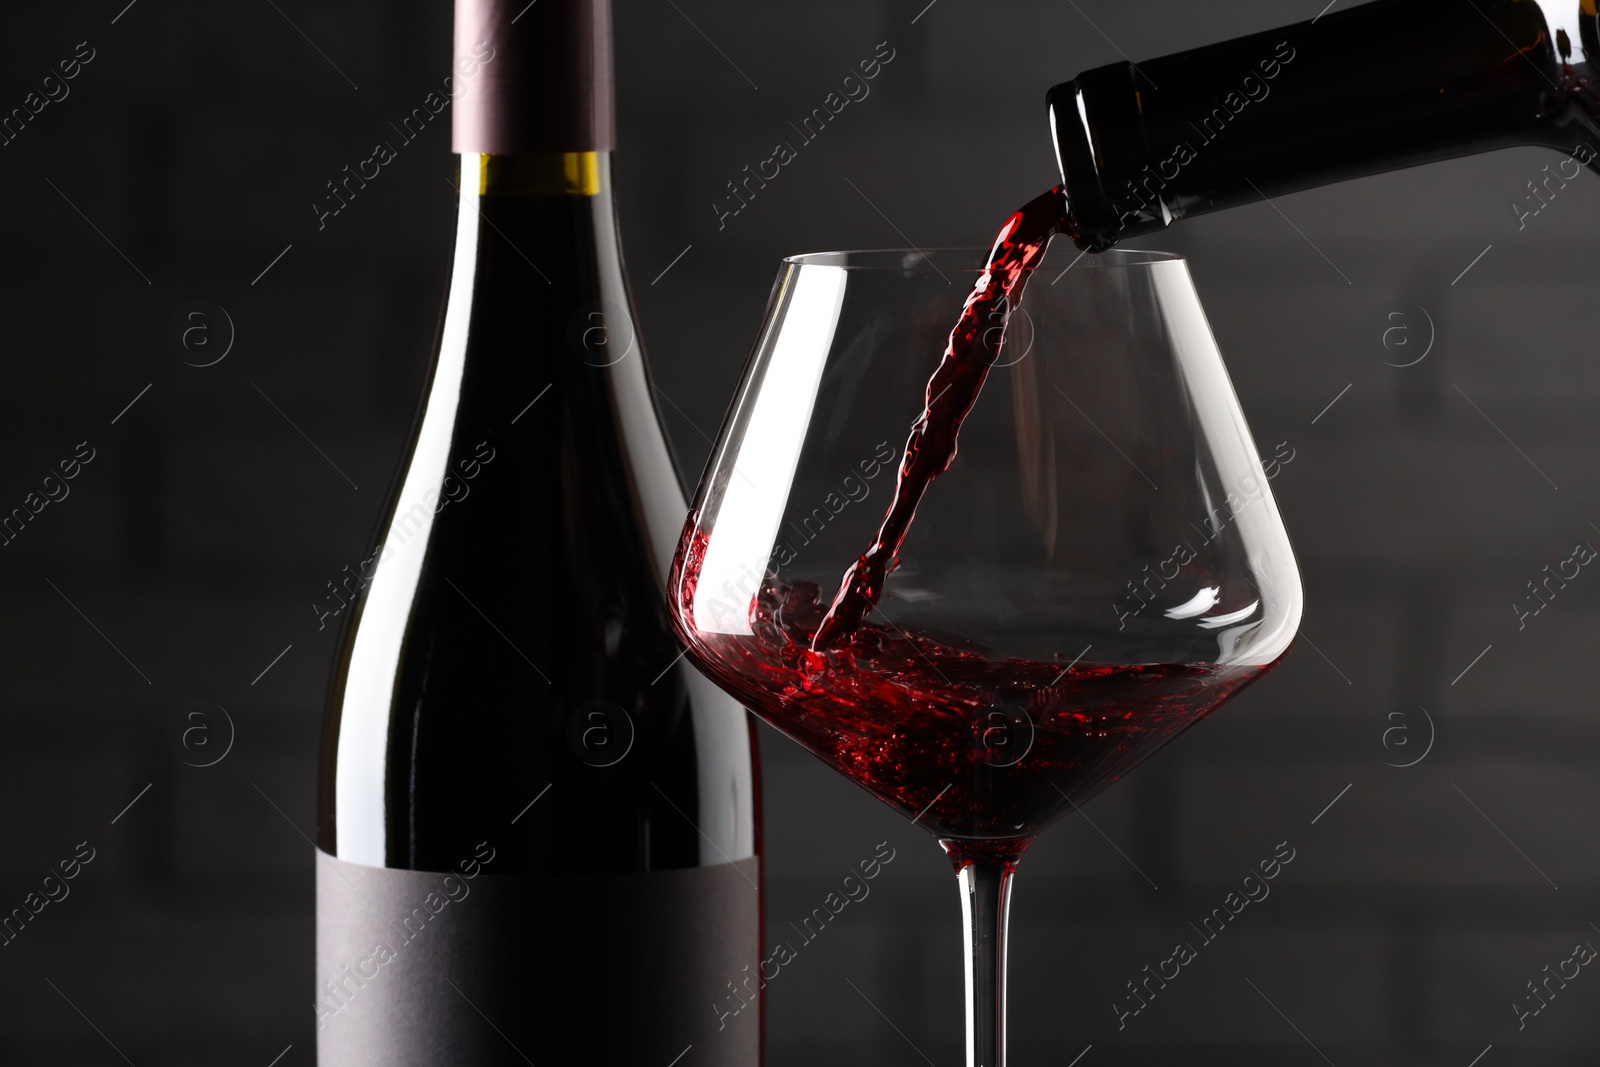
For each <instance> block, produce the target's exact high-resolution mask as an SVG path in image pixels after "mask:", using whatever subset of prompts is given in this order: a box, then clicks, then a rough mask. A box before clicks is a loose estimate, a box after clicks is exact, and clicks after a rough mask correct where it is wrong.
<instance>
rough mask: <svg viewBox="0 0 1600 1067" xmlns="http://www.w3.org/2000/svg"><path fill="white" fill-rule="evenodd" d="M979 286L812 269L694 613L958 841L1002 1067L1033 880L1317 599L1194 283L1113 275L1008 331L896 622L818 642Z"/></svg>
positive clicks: (791, 709)
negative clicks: (1042, 836) (1017, 900)
mask: <svg viewBox="0 0 1600 1067" xmlns="http://www.w3.org/2000/svg"><path fill="white" fill-rule="evenodd" d="M983 265H984V257H983V253H982V252H980V251H937V252H931V253H924V252H920V251H910V252H907V251H869V252H830V253H821V254H813V255H802V256H794V257H791V258H789V259H787V260H785V261H784V263H783V267H782V269H781V271H780V272H779V275H778V280H777V284H776V286H775V287H774V290H773V294H772V298H771V300H770V302H769V304H768V308H767V314H766V318H765V322H764V325H763V327H762V331H761V334H760V337H759V339H758V341H757V343H756V345H755V348H754V351H753V353H752V355H751V357H750V360H749V362H748V364H747V366H746V368H745V371H744V376H743V380H742V383H741V385H740V387H739V392H738V395H737V397H736V399H735V401H734V403H733V405H732V407H731V409H730V412H729V414H728V417H727V419H726V421H725V423H724V426H723V428H722V432H721V436H720V438H719V440H718V441H717V444H716V447H715V450H714V452H713V454H712V458H711V462H710V464H709V465H708V467H707V469H706V473H705V475H704V476H703V478H702V480H701V484H700V488H699V491H698V494H697V496H696V498H695V501H694V505H693V507H692V508H691V510H690V514H689V518H688V521H687V523H686V524H685V526H684V531H683V538H682V541H681V542H680V544H679V548H678V555H677V561H676V564H675V566H674V568H673V574H672V578H671V582H670V585H669V589H670V595H671V612H672V616H673V622H674V626H675V628H676V630H677V632H678V635H679V637H680V638H681V640H682V641H683V642H684V644H685V645H686V647H687V649H688V655H689V657H690V658H691V659H692V660H693V661H694V663H695V664H696V665H697V666H698V667H699V668H700V669H701V670H702V671H704V672H705V673H706V674H707V675H708V676H710V677H711V678H712V679H713V680H714V681H716V682H717V683H718V684H719V685H721V686H722V687H723V688H725V689H726V690H727V691H728V692H730V693H731V694H733V695H734V696H736V697H737V698H738V699H739V700H741V701H742V702H743V703H744V704H746V705H747V706H748V707H749V708H750V709H751V710H752V711H754V712H755V713H756V714H757V715H759V716H761V717H762V718H763V719H765V720H766V721H767V722H769V723H771V724H772V725H773V726H774V727H776V728H777V729H779V730H780V731H782V732H783V733H784V734H786V735H787V736H788V737H790V738H791V739H793V740H794V741H796V742H798V743H799V744H801V745H803V746H804V747H805V748H806V749H808V750H810V751H811V752H812V753H814V754H815V755H817V756H818V757H820V758H821V759H822V760H824V761H825V762H826V763H828V764H829V765H830V766H832V767H833V768H835V769H836V770H838V771H840V772H841V773H843V774H844V775H846V776H847V777H849V778H850V779H851V780H852V781H854V782H856V783H857V784H859V785H861V786H863V787H864V788H866V789H867V790H868V791H869V792H871V793H872V794H873V795H874V796H876V797H878V798H879V799H880V800H883V801H884V802H885V803H887V804H889V805H890V806H891V807H894V808H895V809H897V810H899V811H901V812H902V813H904V814H905V815H906V817H908V818H910V819H912V820H913V821H914V822H916V823H917V824H919V825H921V826H923V827H925V828H926V829H928V830H930V831H931V832H932V833H934V834H935V835H936V836H937V837H938V839H939V841H940V843H941V845H943V847H944V849H945V851H946V853H947V854H948V855H949V857H950V859H951V861H952V863H953V864H954V866H955V868H956V871H957V873H958V875H959V877H960V884H961V889H962V905H963V911H962V914H963V919H964V923H965V929H966V935H967V942H968V946H969V951H968V955H967V972H966V979H967V981H966V989H967V997H968V1004H967V1050H968V1052H967V1062H968V1064H969V1067H1002V1065H1003V1063H1004V1060H1005V954H1006V949H1005V945H1006V914H1007V905H1008V895H1009V890H1010V884H1011V876H1012V873H1013V872H1014V871H1015V869H1016V865H1017V861H1018V859H1019V858H1020V857H1021V855H1022V853H1023V852H1024V851H1025V850H1026V849H1027V847H1028V845H1029V844H1030V843H1031V842H1032V841H1033V839H1034V838H1035V837H1036V836H1037V835H1038V834H1039V832H1040V831H1041V830H1043V829H1044V828H1045V827H1046V826H1047V825H1049V824H1050V823H1051V822H1053V821H1054V820H1056V819H1058V818H1060V817H1061V816H1063V815H1066V814H1069V813H1071V812H1072V811H1074V810H1075V809H1076V808H1077V807H1078V806H1080V805H1082V804H1083V803H1084V802H1086V801H1087V800H1088V799H1089V798H1090V797H1092V796H1093V795H1095V794H1096V793H1097V792H1099V791H1100V790H1101V789H1103V788H1105V787H1106V786H1107V785H1109V784H1110V783H1112V782H1114V781H1117V780H1118V779H1119V778H1121V777H1122V776H1123V775H1124V774H1126V773H1127V772H1128V771H1130V770H1131V769H1132V768H1133V767H1134V766H1135V765H1137V764H1138V763H1139V762H1140V761H1142V760H1144V759H1146V758H1147V757H1149V756H1150V755H1151V754H1152V753H1154V752H1155V751H1156V750H1157V749H1159V748H1160V747H1161V746H1162V745H1164V744H1166V743H1167V742H1168V741H1170V740H1172V739H1173V738H1174V737H1176V736H1177V735H1178V734H1179V733H1181V732H1182V731H1183V730H1185V729H1186V728H1188V727H1189V726H1191V725H1193V724H1194V723H1195V722H1197V721H1199V720H1200V719H1201V718H1203V717H1205V716H1206V715H1207V714H1208V713H1210V712H1211V711H1212V710H1213V709H1215V708H1216V707H1217V706H1218V705H1219V704H1221V703H1222V702H1223V701H1224V700H1226V699H1228V698H1229V697H1231V696H1233V695H1234V694H1235V693H1237V692H1239V690H1240V689H1241V688H1243V687H1244V686H1245V685H1247V684H1249V683H1250V682H1251V681H1254V680H1255V679H1256V678H1259V677H1260V676H1261V675H1262V674H1263V673H1265V672H1266V671H1267V670H1269V669H1270V668H1271V667H1272V666H1273V665H1274V664H1275V663H1276V662H1277V660H1278V658H1279V657H1280V656H1282V655H1283V653H1284V651H1285V650H1286V649H1287V648H1288V647H1289V643H1290V641H1291V640H1292V639H1293V637H1294V633H1295V629H1296V627H1297V626H1298V624H1299V620H1300V611H1301V588H1300V576H1299V572H1298V570H1297V569H1296V566H1295V562H1294V556H1293V553H1292V551H1291V549H1290V547H1289V541H1288V537H1287V535H1286V533H1285V532H1284V528H1283V523H1282V520H1281V519H1280V517H1279V515H1278V508H1277V505H1276V504H1275V503H1274V501H1273V498H1272V492H1271V490H1270V488H1269V486H1268V479H1267V475H1266V473H1265V472H1264V470H1263V469H1262V464H1261V460H1260V458H1259V456H1258V454H1257V451H1256V447H1255V444H1254V442H1253V441H1252V440H1251V436H1250V431H1249V428H1248V427H1247V426H1246V425H1245V420H1244V415H1243V413H1242V412H1241V411H1240V409H1239V403H1238V399H1237V397H1236V396H1235V395H1234V392H1233V387H1232V384H1231V383H1230V382H1229V380H1228V375H1227V371H1226V370H1225V369H1224V367H1223V363H1222V358H1221V354H1220V353H1219V352H1218V350H1217V346H1216V342H1215V340H1214V339H1213V337H1212V334H1211V330H1210V327H1209V325H1208V323H1207V322H1206V318H1205V313H1204V312H1203V310H1202V309H1201V307H1200V301H1199V297H1198V296H1197V295H1196V293H1195V290H1194V285H1193V282H1192V281H1191V279H1190V276H1189V272H1188V267H1187V265H1186V264H1185V263H1184V261H1183V259H1182V258H1180V257H1178V256H1172V255H1165V254H1161V253H1153V252H1128V251H1113V252H1106V253H1103V254H1099V255H1093V256H1083V257H1081V258H1080V259H1078V260H1074V261H1073V263H1072V265H1071V266H1069V267H1068V268H1067V269H1066V270H1064V271H1059V272H1058V271H1057V270H1056V269H1055V267H1052V266H1050V265H1048V264H1047V265H1045V266H1044V267H1042V268H1041V269H1039V270H1038V271H1036V273H1035V275H1034V276H1033V279H1032V282H1031V284H1029V286H1028V288H1027V289H1026V292H1025V296H1024V297H1023V298H1022V299H1021V300H1020V301H1017V302H1015V303H1014V304H1013V306H1012V307H1011V308H1010V309H1009V311H1007V310H1006V308H1005V307H1004V306H1002V308H1001V310H1000V311H998V312H996V315H997V316H1004V317H1005V318H1006V319H1007V321H1003V322H996V323H995V324H994V325H993V327H991V328H990V329H988V330H987V331H986V337H985V340H984V343H983V345H982V350H981V352H979V353H978V355H979V356H981V358H983V359H984V360H985V361H986V363H987V364H988V371H987V375H986V380H984V381H983V382H982V388H981V390H980V391H979V392H978V393H977V395H976V398H975V400H974V402H973V404H972V407H971V409H970V412H969V413H968V414H967V416H966V419H965V422H964V423H963V424H962V425H961V426H960V433H959V440H958V450H957V451H956V454H955V456H954V458H953V460H952V462H951V463H950V465H949V467H948V468H947V469H945V470H944V472H943V473H942V474H940V475H939V476H938V477H937V478H936V479H935V480H934V481H933V482H932V483H931V485H929V486H928V488H927V491H926V495H925V496H923V497H922V499H921V501H920V504H919V506H918V507H917V512H916V516H915V519H914V521H913V522H912V524H911V527H910V529H909V531H908V533H907V535H906V537H905V539H904V541H903V543H902V545H901V548H900V551H899V552H898V554H897V556H896V559H895V562H894V564H893V565H892V566H891V567H890V569H889V573H888V574H887V577H886V578H885V579H884V581H883V583H882V587H881V593H880V595H879V598H878V600H877V602H876V604H875V605H874V606H873V607H872V609H871V611H870V612H869V613H868V614H867V615H866V617H865V619H864V620H863V621H862V622H861V623H860V624H859V625H857V626H855V627H854V628H853V629H851V630H850V632H849V633H847V634H845V635H844V636H843V637H842V638H834V639H827V640H824V641H821V642H819V641H817V639H816V638H817V634H818V630H819V627H820V626H821V623H822V621H823V618H824V617H825V616H826V615H827V614H828V612H829V608H830V605H831V604H832V603H833V601H834V599H835V595H836V591H837V590H839V589H840V585H841V580H842V578H843V577H844V575H845V574H846V572H847V570H849V569H850V568H851V566H852V564H854V563H855V562H856V561H857V559H858V557H860V556H861V555H862V553H863V550H865V549H866V548H867V547H868V546H869V545H870V544H872V543H873V540H874V536H875V532H876V531H878V529H879V525H880V523H881V522H882V521H883V518H884V515H885V513H886V511H887V509H888V507H889V504H890V502H891V500H892V499H894V498H895V496H896V493H897V479H899V478H901V476H902V475H903V473H904V471H903V470H902V463H903V461H904V460H905V458H906V457H905V448H906V445H907V442H908V436H907V435H908V428H909V427H910V426H911V425H912V424H913V422H914V421H915V420H918V419H919V418H921V417H922V416H923V415H924V413H925V412H926V411H927V410H928V409H929V407H930V405H931V404H932V403H933V402H934V401H936V400H938V399H940V398H938V397H932V396H929V395H928V394H929V392H930V387H929V386H928V381H929V376H930V373H931V372H932V371H933V370H934V369H935V367H936V366H937V365H938V364H939V361H940V357H941V354H942V352H943V350H944V346H945V341H946V337H947V335H948V334H949V333H950V330H951V327H952V325H953V324H954V323H955V322H956V319H957V316H958V315H959V314H960V313H961V309H962V306H963V299H964V298H965V296H966V294H967V292H968V291H969V289H970V288H971V286H972V283H973V282H974V280H975V279H976V278H977V277H978V276H979V274H980V273H981V272H982V270H983ZM927 429H928V430H929V431H930V432H927V433H925V434H923V435H921V436H920V438H918V439H916V440H915V441H913V444H914V445H915V447H917V448H928V447H933V443H936V442H937V437H938V431H939V430H940V427H939V426H938V425H933V426H931V427H927ZM907 469H909V468H907ZM899 491H900V492H902V493H904V492H908V491H909V490H908V489H907V488H905V487H901V489H900V490H899Z"/></svg>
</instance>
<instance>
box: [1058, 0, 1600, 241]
mask: <svg viewBox="0 0 1600 1067" xmlns="http://www.w3.org/2000/svg"><path fill="white" fill-rule="evenodd" d="M1596 22H1597V19H1596V15H1595V5H1594V3H1593V0H1582V2H1581V3H1580V0H1377V2H1375V3H1369V4H1364V5H1361V6H1359V7H1353V8H1348V9H1342V10H1336V11H1332V12H1327V13H1324V14H1323V15H1321V16H1319V17H1317V18H1315V19H1313V20H1311V21H1310V22H1302V23H1299V24H1297V25H1293V26H1287V27H1284V28H1282V29H1278V30H1272V31H1270V32H1267V33H1259V34H1254V35H1252V36H1249V37H1240V38H1238V39H1236V40H1232V41H1227V42H1224V43H1222V44H1215V45H1210V46H1208V47H1205V48H1197V49H1194V50H1192V51H1188V52H1180V53H1178V54H1176V55H1171V56H1166V57H1164V58H1161V59H1155V60H1150V61H1148V62H1143V63H1138V64H1134V63H1115V64H1112V65H1110V66H1106V67H1100V68H1097V69H1095V70H1091V71H1088V72H1086V73H1083V74H1080V75H1079V76H1078V77H1077V78H1075V79H1073V80H1072V81H1069V82H1064V83H1062V84H1060V85H1057V86H1056V87H1054V88H1053V89H1051V90H1050V93H1049V97H1048V101H1047V102H1048V104H1049V108H1050V124H1051V130H1052V133H1053V134H1054V136H1055V145H1056V154H1057V156H1058V158H1059V161H1060V164H1061V171H1062V174H1063V176H1064V181H1065V185H1066V192H1067V199H1068V202H1069V204H1070V205H1071V210H1072V213H1073V216H1074V218H1075V219H1076V221H1077V226H1078V238H1077V239H1078V243H1079V245H1080V246H1082V247H1085V248H1094V249H1101V248H1107V247H1110V246H1111V245H1113V244H1115V243H1116V242H1117V241H1119V240H1121V239H1123V238H1125V237H1134V236H1137V235H1139V234H1144V233H1150V232H1153V231H1155V230H1160V229H1162V228H1163V227H1165V226H1167V225H1169V224H1170V223H1171V222H1172V221H1174V220H1175V219H1181V218H1186V217H1188V216H1190V215H1198V214H1202V213H1204V212H1208V211H1216V210H1218V209H1220V208H1227V207H1233V206H1235V205H1238V204H1245V203H1251V202H1254V201H1258V200H1260V199H1262V198H1263V197H1274V196H1278V195H1281V194H1284V193H1291V192H1295V191H1297V190H1300V189H1307V188H1310V187H1312V186H1316V185H1323V184H1327V183H1329V182H1335V181H1340V180H1343V179H1345V178H1355V177H1359V176H1362V175H1367V174H1377V173H1380V172H1383V171H1389V170H1397V169H1400V168H1402V167H1408V166H1414V165H1416V164H1420V163H1429V162H1433V161H1436V160H1441V159H1450V158H1453V157H1456V156H1464V155H1471V154H1474V153H1477V152H1486V151H1490V150H1492V149H1496V148H1505V147H1510V146H1513V145H1544V146H1548V147H1551V148H1555V149H1558V150H1560V151H1563V152H1567V153H1569V155H1570V157H1571V160H1570V161H1564V162H1562V163H1561V164H1559V165H1555V166H1552V168H1550V169H1551V171H1552V174H1551V176H1550V177H1549V178H1546V176H1545V175H1540V180H1541V181H1546V180H1549V181H1553V182H1556V183H1561V182H1565V181H1569V180H1571V179H1572V178H1573V177H1575V176H1576V175H1577V174H1578V171H1579V169H1580V165H1586V166H1588V167H1590V168H1591V169H1593V170H1597V171H1600V65H1597V64H1600V31H1597V26H1596ZM1554 187H1555V186H1551V187H1550V188H1551V189H1552V191H1553V188H1554Z"/></svg>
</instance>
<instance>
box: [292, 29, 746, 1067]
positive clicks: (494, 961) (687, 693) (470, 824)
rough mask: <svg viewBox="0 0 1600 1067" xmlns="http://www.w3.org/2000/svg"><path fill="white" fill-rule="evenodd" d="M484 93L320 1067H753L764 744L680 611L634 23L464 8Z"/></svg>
mask: <svg viewBox="0 0 1600 1067" xmlns="http://www.w3.org/2000/svg"><path fill="white" fill-rule="evenodd" d="M454 73H455V75H456V77H454V78H453V79H452V81H451V82H450V87H451V97H452V100H451V104H452V107H453V120H454V127H455V150H456V151H457V152H458V153H459V159H460V181H459V190H460V206H459V210H458V215H457V231H456V243H455V259H454V266H453V269H452V272H451V276H450V282H449V294H448V297H447V299H446V302H445V308H444V315H443V322H442V325H441V328H440V334H439V339H438V344H437V354H436V356H435V358H434V360H433V364H432V367H431V368H430V371H429V374H428V379H427V386H426V392H425V395H424V398H423V401H422V404H421V409H420V413H419V416H418V420H417V423H416V427H415V430H414V431H413V434H412V438H411V444H410V447H409V449H408V452H407V455H406V458H405V461H404V464H403V467H402V473H401V475H400V477H399V479H398V481H397V484H396V488H395V490H394V494H393V496H392V499H391V502H390V504H389V506H388V508H387V510H386V512H385V518H384V520H383V522H382V524H381V527H380V531H381V537H382V540H381V542H380V543H379V545H378V548H377V550H376V551H375V552H374V554H373V556H372V558H371V559H369V560H365V561H363V562H362V563H361V565H360V567H359V568H358V571H359V579H357V584H358V585H360V586H361V587H362V588H361V589H360V591H359V594H358V595H357V596H356V597H355V599H354V602H353V604H352V610H351V612H350V613H349V614H350V624H349V630H348V632H347V635H346V637H345V641H344V644H343V647H342V652H341V655H340V657H339V661H338V665H337V669H336V676H335V679H334V684H333V688H332V695H331V699H330V702H329V708H328V716H327V725H326V733H325V737H324V741H323V757H322V769H321V779H320V804H319V816H318V834H319V838H320V840H319V842H318V844H319V855H318V858H317V872H318V873H317V990H316V1011H317V1028H318V1055H319V1061H320V1063H321V1064H322V1067H380V1065H381V1067H440V1065H444V1064H449V1065H451V1067H501V1065H511V1067H525V1065H526V1064H527V1063H529V1062H533V1063H537V1064H539V1065H540V1067H544V1065H545V1064H558V1063H578V1062H583V1063H596V1064H620V1063H640V1064H658V1065H660V1067H666V1065H667V1064H669V1063H671V1062H672V1061H673V1058H674V1057H675V1056H678V1055H679V1054H680V1053H682V1052H683V1051H684V1050H685V1049H686V1047H688V1046H691V1045H692V1046H693V1048H694V1053H693V1059H692V1061H689V1062H692V1063H693V1064H695V1065H696V1067H702V1065H725V1067H752V1065H755V1064H757V1063H759V1061H760V1055H761V1021H762V1020H761V1004H760V1001H759V999H758V997H757V995H756V992H755V988H756V985H757V983H750V982H748V981H747V980H746V979H747V976H748V974H749V973H750V968H751V966H753V965H755V964H757V962H758V961H759V960H760V958H761V953H760V935H761V928H760V892H759V884H760V868H759V856H758V852H759V830H758V819H757V812H756V793H755V788H756V781H755V776H756V764H755V752H754V737H753V734H752V731H751V726H750V722H749V720H748V717H747V716H746V713H745V712H744V710H743V709H742V708H740V707H739V706H738V705H737V704H736V703H734V702H732V700H731V699H730V698H728V697H726V696H724V695H723V694H722V693H721V692H720V691H719V690H717V689H716V688H715V687H713V686H712V685H710V684H709V683H708V682H706V681H705V680H704V679H703V678H701V677H700V676H699V675H698V674H697V673H695V671H694V670H693V669H692V668H691V667H689V665H688V664H687V663H686V662H685V661H684V660H683V658H682V656H681V654H680V651H679V647H678V644H677V642H676V641H675V640H674V638H673V636H672V631H671V628H670V625H669V623H668V619H667V613H666V606H665V598H664V589H665V581H666V577H667V574H668V571H669V569H670V566H671V562H672V555H673V550H674V546H675V544H676V542H677V538H678V533H679V530H680V529H681V526H682V523H683V517H684V513H685V505H684V500H683V495H682V491H681V489H680V485H679V482H678V481H677V477H676V473H675V471H674V469H673V465H672V463H671V460H670V458H669V455H668V451H667V446H666V442H665V439H664V438H663V436H662V431H661V427H660V423H659V420H658V417H657V413H656V409H655V405H654V399H653V396H652V387H651V384H650V378H649V374H648V372H647V370H646V367H645V363H644V353H643V351H642V349H641V347H640V344H639V339H638V334H637V332H636V330H635V328H634V324H633V316H632V313H631V311H630V297H629V293H628V288H627V284H626V282H625V281H624V278H623V268H622V258H621V253H620V249H619V245H618V241H617V230H616V218H615V208H614V205H613V203H612V195H611V164H610V154H609V153H610V150H611V148H612V142H613V136H614V134H613V129H614V117H613V105H612V74H611V27H610V11H609V3H608V0H540V2H539V3H538V4H529V3H527V2H526V0H516V2H509V0H507V2H501V0H457V5H456V41H455V71H454ZM734 983H739V984H738V985H737V986H735V985H734ZM747 991H748V992H747ZM735 993H737V995H735Z"/></svg>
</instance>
